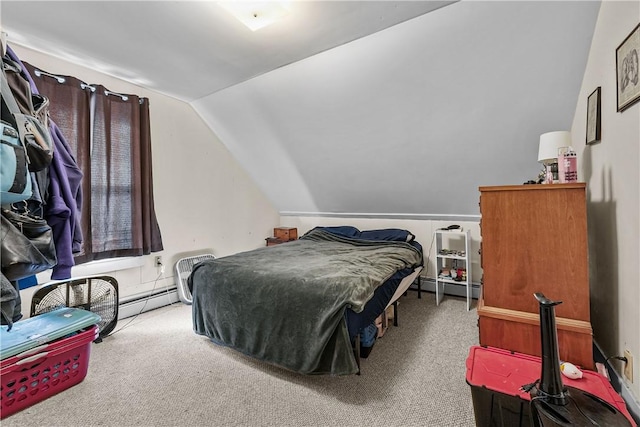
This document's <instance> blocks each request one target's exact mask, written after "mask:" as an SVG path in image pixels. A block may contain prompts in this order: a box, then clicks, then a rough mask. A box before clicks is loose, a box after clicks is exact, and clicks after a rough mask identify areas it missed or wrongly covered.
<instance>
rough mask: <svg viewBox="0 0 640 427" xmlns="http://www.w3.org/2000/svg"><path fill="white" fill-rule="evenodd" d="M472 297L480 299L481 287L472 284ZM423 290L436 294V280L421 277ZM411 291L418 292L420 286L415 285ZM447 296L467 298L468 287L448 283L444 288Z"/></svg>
mask: <svg viewBox="0 0 640 427" xmlns="http://www.w3.org/2000/svg"><path fill="white" fill-rule="evenodd" d="M472 286H473V287H472V288H471V297H472V298H474V299H478V298H479V297H480V286H479V285H477V284H475V283H472ZM421 288H422V290H423V291H427V292H433V293H435V292H436V280H435V279H433V278H430V277H424V276H422V277H421ZM409 289H412V290H418V286H417V285H416V284H415V283H414V284H412V285H411V287H410V288H409ZM444 293H445V295H455V296H458V297H464V298H466V297H467V286H466V285H463V284H460V285H459V284H457V283H446V284H445V287H444Z"/></svg>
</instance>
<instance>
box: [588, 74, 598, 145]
mask: <svg viewBox="0 0 640 427" xmlns="http://www.w3.org/2000/svg"><path fill="white" fill-rule="evenodd" d="M597 141H600V86H598V88H596V90H594V91H593V92H592V93H591V95H589V97H588V98H587V137H586V143H587V144H593V143H595V142H597Z"/></svg>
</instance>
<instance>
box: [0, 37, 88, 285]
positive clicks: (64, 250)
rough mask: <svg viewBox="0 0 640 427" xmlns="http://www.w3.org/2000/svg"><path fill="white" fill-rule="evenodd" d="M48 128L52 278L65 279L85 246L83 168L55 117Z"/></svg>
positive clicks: (10, 53) (9, 52) (46, 206)
mask: <svg viewBox="0 0 640 427" xmlns="http://www.w3.org/2000/svg"><path fill="white" fill-rule="evenodd" d="M7 55H8V56H9V57H10V58H11V59H13V60H14V61H15V62H17V63H18V64H19V65H20V66H21V68H22V75H23V77H24V78H25V79H27V81H28V82H29V84H30V86H31V91H32V92H33V93H34V94H38V93H39V92H38V88H37V87H36V85H35V83H34V81H33V79H32V78H31V75H30V74H29V72H28V71H27V69H26V68H25V67H24V65H23V64H22V62H21V61H20V59H19V58H18V56H17V55H16V54H15V52H13V50H12V49H11V47H9V46H7ZM49 130H50V131H51V136H52V138H53V142H54V153H53V160H52V162H51V165H50V166H49V180H50V181H49V192H48V199H47V201H46V203H45V204H44V218H45V219H46V220H47V223H48V224H49V226H50V227H51V230H52V232H53V240H54V242H55V246H56V256H57V258H58V264H57V265H56V266H55V267H54V268H53V272H52V274H51V279H53V280H63V279H69V278H71V267H73V266H74V265H75V262H74V254H75V253H79V252H80V251H81V248H82V231H81V227H80V210H81V208H82V188H81V182H82V171H81V170H80V168H79V167H78V164H77V162H76V160H75V158H74V157H73V154H72V151H71V148H70V146H69V144H68V143H67V141H66V140H65V138H64V135H62V132H61V131H60V128H58V126H57V125H56V124H55V123H54V121H53V120H50V121H49Z"/></svg>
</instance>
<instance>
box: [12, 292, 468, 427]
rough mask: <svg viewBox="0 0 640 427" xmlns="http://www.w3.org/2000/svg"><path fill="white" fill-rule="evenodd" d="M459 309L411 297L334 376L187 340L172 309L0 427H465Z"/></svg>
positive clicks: (136, 324) (182, 309) (463, 330)
mask: <svg viewBox="0 0 640 427" xmlns="http://www.w3.org/2000/svg"><path fill="white" fill-rule="evenodd" d="M465 305H466V303H465V301H464V300H463V299H459V298H456V297H451V296H445V299H444V301H443V302H442V303H441V304H440V306H436V305H435V301H434V295H433V294H429V293H427V294H423V297H422V299H418V298H417V295H416V293H415V292H410V293H409V295H407V296H404V297H402V298H401V299H400V308H399V321H400V325H399V327H393V326H391V327H390V329H389V330H388V332H387V333H386V334H385V336H384V337H382V338H381V339H379V340H378V342H377V343H376V344H375V347H374V349H373V351H372V353H371V355H370V356H369V358H368V359H366V360H363V363H362V375H359V376H358V375H353V376H346V377H331V376H303V375H299V374H296V373H292V372H289V371H285V370H283V369H280V368H277V367H274V366H270V365H266V364H264V363H261V362H259V361H256V360H254V359H250V358H248V357H246V356H244V355H242V354H239V353H237V352H235V351H233V350H231V349H228V348H224V347H219V346H216V345H214V344H213V343H211V342H210V341H208V340H207V339H206V338H205V337H201V336H198V335H195V334H194V332H193V330H192V327H191V307H190V306H187V305H183V304H175V305H172V306H168V307H165V308H161V309H158V310H154V311H151V312H148V313H144V314H142V315H140V316H138V317H137V318H135V319H134V320H133V321H131V322H130V320H131V319H124V320H122V321H120V323H119V324H118V326H117V327H116V331H117V332H116V333H115V334H112V335H111V336H109V337H107V338H106V339H105V340H104V341H103V342H102V343H100V344H92V348H91V356H90V363H89V373H88V374H87V377H86V378H85V380H84V381H83V382H82V383H80V384H78V385H76V386H74V387H72V388H70V389H68V390H65V391H63V392H62V393H60V394H58V395H56V396H53V397H51V398H49V399H47V400H45V401H43V402H40V403H38V404H36V405H34V406H32V407H29V408H27V409H25V410H23V411H22V412H19V413H17V414H15V415H12V416H10V417H8V418H6V419H5V420H3V421H2V426H3V427H11V426H30V427H33V426H233V425H237V426H362V425H378V426H473V425H475V422H474V415H473V404H472V400H471V391H470V388H469V386H468V385H467V384H466V382H465V360H466V357H467V355H468V351H469V347H470V346H472V345H474V344H476V343H477V340H478V332H477V326H476V321H477V315H476V311H475V309H473V310H471V311H470V312H468V311H466V307H465ZM129 322H130V323H129ZM123 327H124V329H121V328H123Z"/></svg>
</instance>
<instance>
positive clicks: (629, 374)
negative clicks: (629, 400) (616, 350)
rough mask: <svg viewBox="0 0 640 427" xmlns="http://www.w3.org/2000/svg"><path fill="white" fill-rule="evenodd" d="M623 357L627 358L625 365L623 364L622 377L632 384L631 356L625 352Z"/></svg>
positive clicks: (628, 352)
mask: <svg viewBox="0 0 640 427" xmlns="http://www.w3.org/2000/svg"><path fill="white" fill-rule="evenodd" d="M624 357H626V358H627V363H625V364H624V376H625V377H626V378H627V379H628V380H629V382H631V383H633V356H631V352H630V351H629V350H625V351H624Z"/></svg>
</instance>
